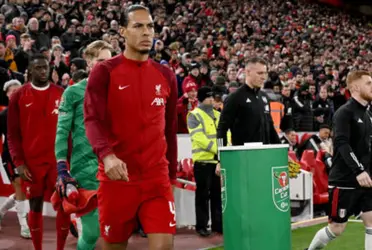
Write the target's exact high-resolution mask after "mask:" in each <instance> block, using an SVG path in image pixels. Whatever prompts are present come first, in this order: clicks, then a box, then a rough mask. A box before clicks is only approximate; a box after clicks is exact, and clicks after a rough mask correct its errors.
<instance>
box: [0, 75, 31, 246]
mask: <svg viewBox="0 0 372 250" xmlns="http://www.w3.org/2000/svg"><path fill="white" fill-rule="evenodd" d="M21 86H22V84H21V83H20V82H19V81H18V80H10V81H8V82H6V83H5V84H4V92H5V93H6V95H7V97H8V98H9V99H10V97H11V95H12V94H13V93H14V92H15V91H16V90H17V89H19V88H20V87H21ZM7 117H8V109H7V108H6V109H4V110H3V111H1V113H0V136H2V135H4V136H5V140H4V147H3V153H2V155H1V159H2V161H3V165H4V169H5V172H6V173H7V175H8V178H9V180H10V181H11V182H12V185H13V187H14V190H15V193H14V194H12V195H11V196H9V197H8V198H7V199H6V200H5V202H4V203H3V204H2V205H1V206H0V223H1V219H2V218H3V217H4V216H5V214H6V213H7V212H8V210H10V209H12V208H13V207H14V206H15V207H16V210H17V217H18V222H19V225H20V226H21V237H22V238H26V239H29V238H31V235H30V229H29V228H28V225H27V219H26V216H27V212H28V204H27V201H26V195H25V193H24V192H23V191H22V188H21V180H20V178H19V175H18V174H16V173H15V172H16V170H15V169H16V168H15V166H14V163H13V161H12V159H11V157H10V154H9V149H8V142H7ZM0 228H1V225H0Z"/></svg>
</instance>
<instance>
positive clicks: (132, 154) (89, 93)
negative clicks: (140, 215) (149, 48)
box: [84, 55, 177, 181]
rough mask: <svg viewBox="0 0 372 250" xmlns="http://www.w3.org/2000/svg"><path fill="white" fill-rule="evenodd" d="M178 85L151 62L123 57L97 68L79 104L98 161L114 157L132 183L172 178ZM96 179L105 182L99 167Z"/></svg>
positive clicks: (165, 71) (174, 166) (174, 174)
mask: <svg viewBox="0 0 372 250" xmlns="http://www.w3.org/2000/svg"><path fill="white" fill-rule="evenodd" d="M176 103H177V83H176V77H175V75H174V73H173V72H172V71H171V70H170V69H168V68H167V67H164V66H163V65H160V64H158V63H156V62H154V61H152V60H147V61H145V62H138V61H133V60H130V59H127V58H125V57H124V56H123V55H119V56H116V57H113V58H112V59H110V60H107V61H104V62H102V63H99V64H97V65H96V66H95V67H94V69H93V70H92V72H91V73H90V75H89V80H88V85H87V89H86V92H85V100H84V116H85V119H84V122H85V127H86V135H87V137H88V140H89V141H90V143H91V145H92V147H93V151H94V152H95V153H96V154H97V156H98V158H99V159H100V160H102V159H103V158H104V157H105V156H107V155H109V154H111V153H114V154H115V155H116V156H117V157H118V158H119V159H121V160H122V161H124V162H125V163H126V164H127V168H128V173H129V178H130V180H131V181H139V180H148V179H154V178H161V177H165V178H167V177H168V175H169V177H170V179H171V181H173V180H175V179H176V170H177V110H176V107H177V105H176ZM98 178H99V180H109V179H108V177H107V176H106V175H105V173H104V168H103V165H102V164H100V167H99V170H98Z"/></svg>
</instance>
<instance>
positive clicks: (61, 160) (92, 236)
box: [55, 41, 112, 250]
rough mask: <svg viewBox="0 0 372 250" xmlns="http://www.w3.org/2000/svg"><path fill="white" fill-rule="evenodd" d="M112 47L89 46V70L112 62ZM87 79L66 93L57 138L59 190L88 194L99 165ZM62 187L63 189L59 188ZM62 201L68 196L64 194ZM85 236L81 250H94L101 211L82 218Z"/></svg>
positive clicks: (81, 237) (94, 184) (95, 182)
mask: <svg viewBox="0 0 372 250" xmlns="http://www.w3.org/2000/svg"><path fill="white" fill-rule="evenodd" d="M111 49H112V48H111V46H110V44H108V43H107V42H104V41H95V42H93V43H91V44H89V45H88V47H87V48H86V50H85V52H84V54H85V60H86V61H87V64H88V66H89V68H93V66H94V65H95V64H96V63H98V62H100V61H104V60H106V59H109V58H111ZM87 82H88V80H87V79H84V80H82V81H80V82H79V83H77V84H74V85H72V86H70V87H68V88H67V89H66V91H65V92H64V93H63V96H62V101H61V104H60V106H59V116H58V127H57V137H56V143H55V151H56V158H57V168H58V180H59V181H58V182H57V189H61V190H67V188H66V185H67V184H69V183H70V184H73V185H75V186H76V184H77V183H78V184H79V187H81V188H84V189H87V190H97V189H98V180H97V178H96V175H97V170H98V161H97V157H96V155H95V154H94V153H93V150H92V147H91V146H90V143H89V141H88V139H87V138H86V136H85V126H84V113H83V104H84V93H85V89H86V86H87ZM70 133H72V154H71V160H70V171H68V167H67V154H68V138H69V135H70ZM59 185H62V187H59V188H58V186H59ZM61 195H62V197H63V196H66V194H65V193H64V194H61ZM81 222H82V235H79V240H78V244H77V249H78V250H93V249H94V248H95V246H96V242H97V240H98V238H99V223H98V211H97V209H95V210H94V211H92V212H90V213H88V214H86V215H84V216H82V217H81Z"/></svg>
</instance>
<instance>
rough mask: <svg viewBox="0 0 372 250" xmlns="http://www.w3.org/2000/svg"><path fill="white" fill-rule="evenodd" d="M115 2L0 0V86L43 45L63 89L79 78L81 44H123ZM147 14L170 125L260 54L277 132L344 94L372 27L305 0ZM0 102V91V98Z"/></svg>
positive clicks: (327, 116) (163, 0)
mask: <svg viewBox="0 0 372 250" xmlns="http://www.w3.org/2000/svg"><path fill="white" fill-rule="evenodd" d="M135 2H136V1H134V2H131V1H123V0H121V1H120V0H110V1H106V0H80V1H78V0H76V1H62V0H53V1H52V0H44V1H43V0H0V6H1V9H0V29H1V32H0V87H1V91H2V86H3V85H4V83H5V82H6V81H8V80H10V79H17V80H19V81H20V82H21V83H24V82H26V81H27V78H29V77H28V73H27V67H28V60H27V59H28V58H29V56H30V55H32V54H33V53H39V52H40V53H43V54H45V55H46V56H47V57H48V58H49V60H50V65H51V66H52V70H51V73H50V81H51V82H53V83H55V84H58V85H61V86H63V87H67V86H69V85H71V84H73V83H74V82H76V81H77V79H81V78H83V76H84V73H85V72H84V71H85V70H86V67H87V65H86V62H85V60H84V58H82V57H83V56H82V52H83V50H84V48H85V46H86V45H87V44H89V43H90V42H92V41H94V40H97V39H102V40H105V41H107V42H109V43H110V44H111V45H112V47H113V48H114V54H119V53H121V51H122V50H123V46H124V44H123V43H124V39H123V37H122V36H121V35H120V33H121V26H120V24H121V21H122V20H121V17H122V11H123V10H124V9H125V7H126V6H128V5H130V4H132V3H135ZM140 3H142V4H145V5H146V6H148V7H149V8H150V10H151V12H152V15H153V19H154V22H155V31H156V40H155V41H154V46H153V50H152V51H151V57H152V58H153V59H154V60H156V61H158V62H159V63H161V64H164V65H168V66H169V67H170V68H171V69H173V70H174V72H175V74H176V76H177V80H178V89H179V101H178V104H177V108H178V114H179V131H178V132H179V133H187V127H186V115H187V113H188V112H189V111H191V110H192V109H193V108H195V107H196V106H197V105H198V103H197V98H196V95H197V89H198V88H199V87H201V86H204V85H207V86H211V87H212V89H213V92H214V98H215V108H216V109H217V110H221V109H223V101H224V99H225V98H226V97H227V96H228V94H229V93H231V92H233V91H235V90H236V89H237V88H238V87H239V86H240V85H242V84H244V82H245V76H244V63H245V61H246V60H247V59H249V58H251V57H252V56H259V57H263V58H265V59H266V60H267V62H268V70H269V77H268V79H267V81H266V83H265V86H264V89H265V90H266V92H267V93H268V94H269V96H270V98H271V101H272V102H278V103H281V104H283V114H281V116H280V117H279V119H280V120H281V126H280V128H281V130H282V131H285V130H288V129H294V130H295V131H317V130H319V128H320V127H322V125H324V124H326V125H327V124H328V125H330V122H331V118H332V114H333V113H334V111H335V110H336V109H337V108H339V107H340V106H341V105H342V104H343V103H345V102H346V100H347V99H348V98H349V93H348V91H347V90H346V89H345V85H346V84H345V79H346V75H347V73H348V72H349V71H350V70H351V69H353V68H356V69H366V70H369V71H372V63H371V62H372V50H371V46H372V29H370V24H369V23H368V20H366V19H364V17H353V16H350V15H349V14H347V13H343V12H341V11H339V10H333V9H330V8H328V7H325V6H321V5H314V4H309V3H307V2H305V1H287V2H286V1H281V0H253V1H216V0H212V1H191V0H182V1H175V0H153V1H141V2H140ZM7 103H8V100H7V98H6V95H5V93H4V92H2V93H1V94H0V105H3V106H6V105H7Z"/></svg>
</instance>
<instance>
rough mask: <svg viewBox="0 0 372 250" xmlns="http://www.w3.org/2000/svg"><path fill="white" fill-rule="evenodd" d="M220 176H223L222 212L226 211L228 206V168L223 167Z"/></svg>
mask: <svg viewBox="0 0 372 250" xmlns="http://www.w3.org/2000/svg"><path fill="white" fill-rule="evenodd" d="M220 178H221V203H222V213H224V212H225V210H226V207H227V191H226V189H227V183H226V181H227V180H226V169H225V168H221V171H220Z"/></svg>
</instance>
